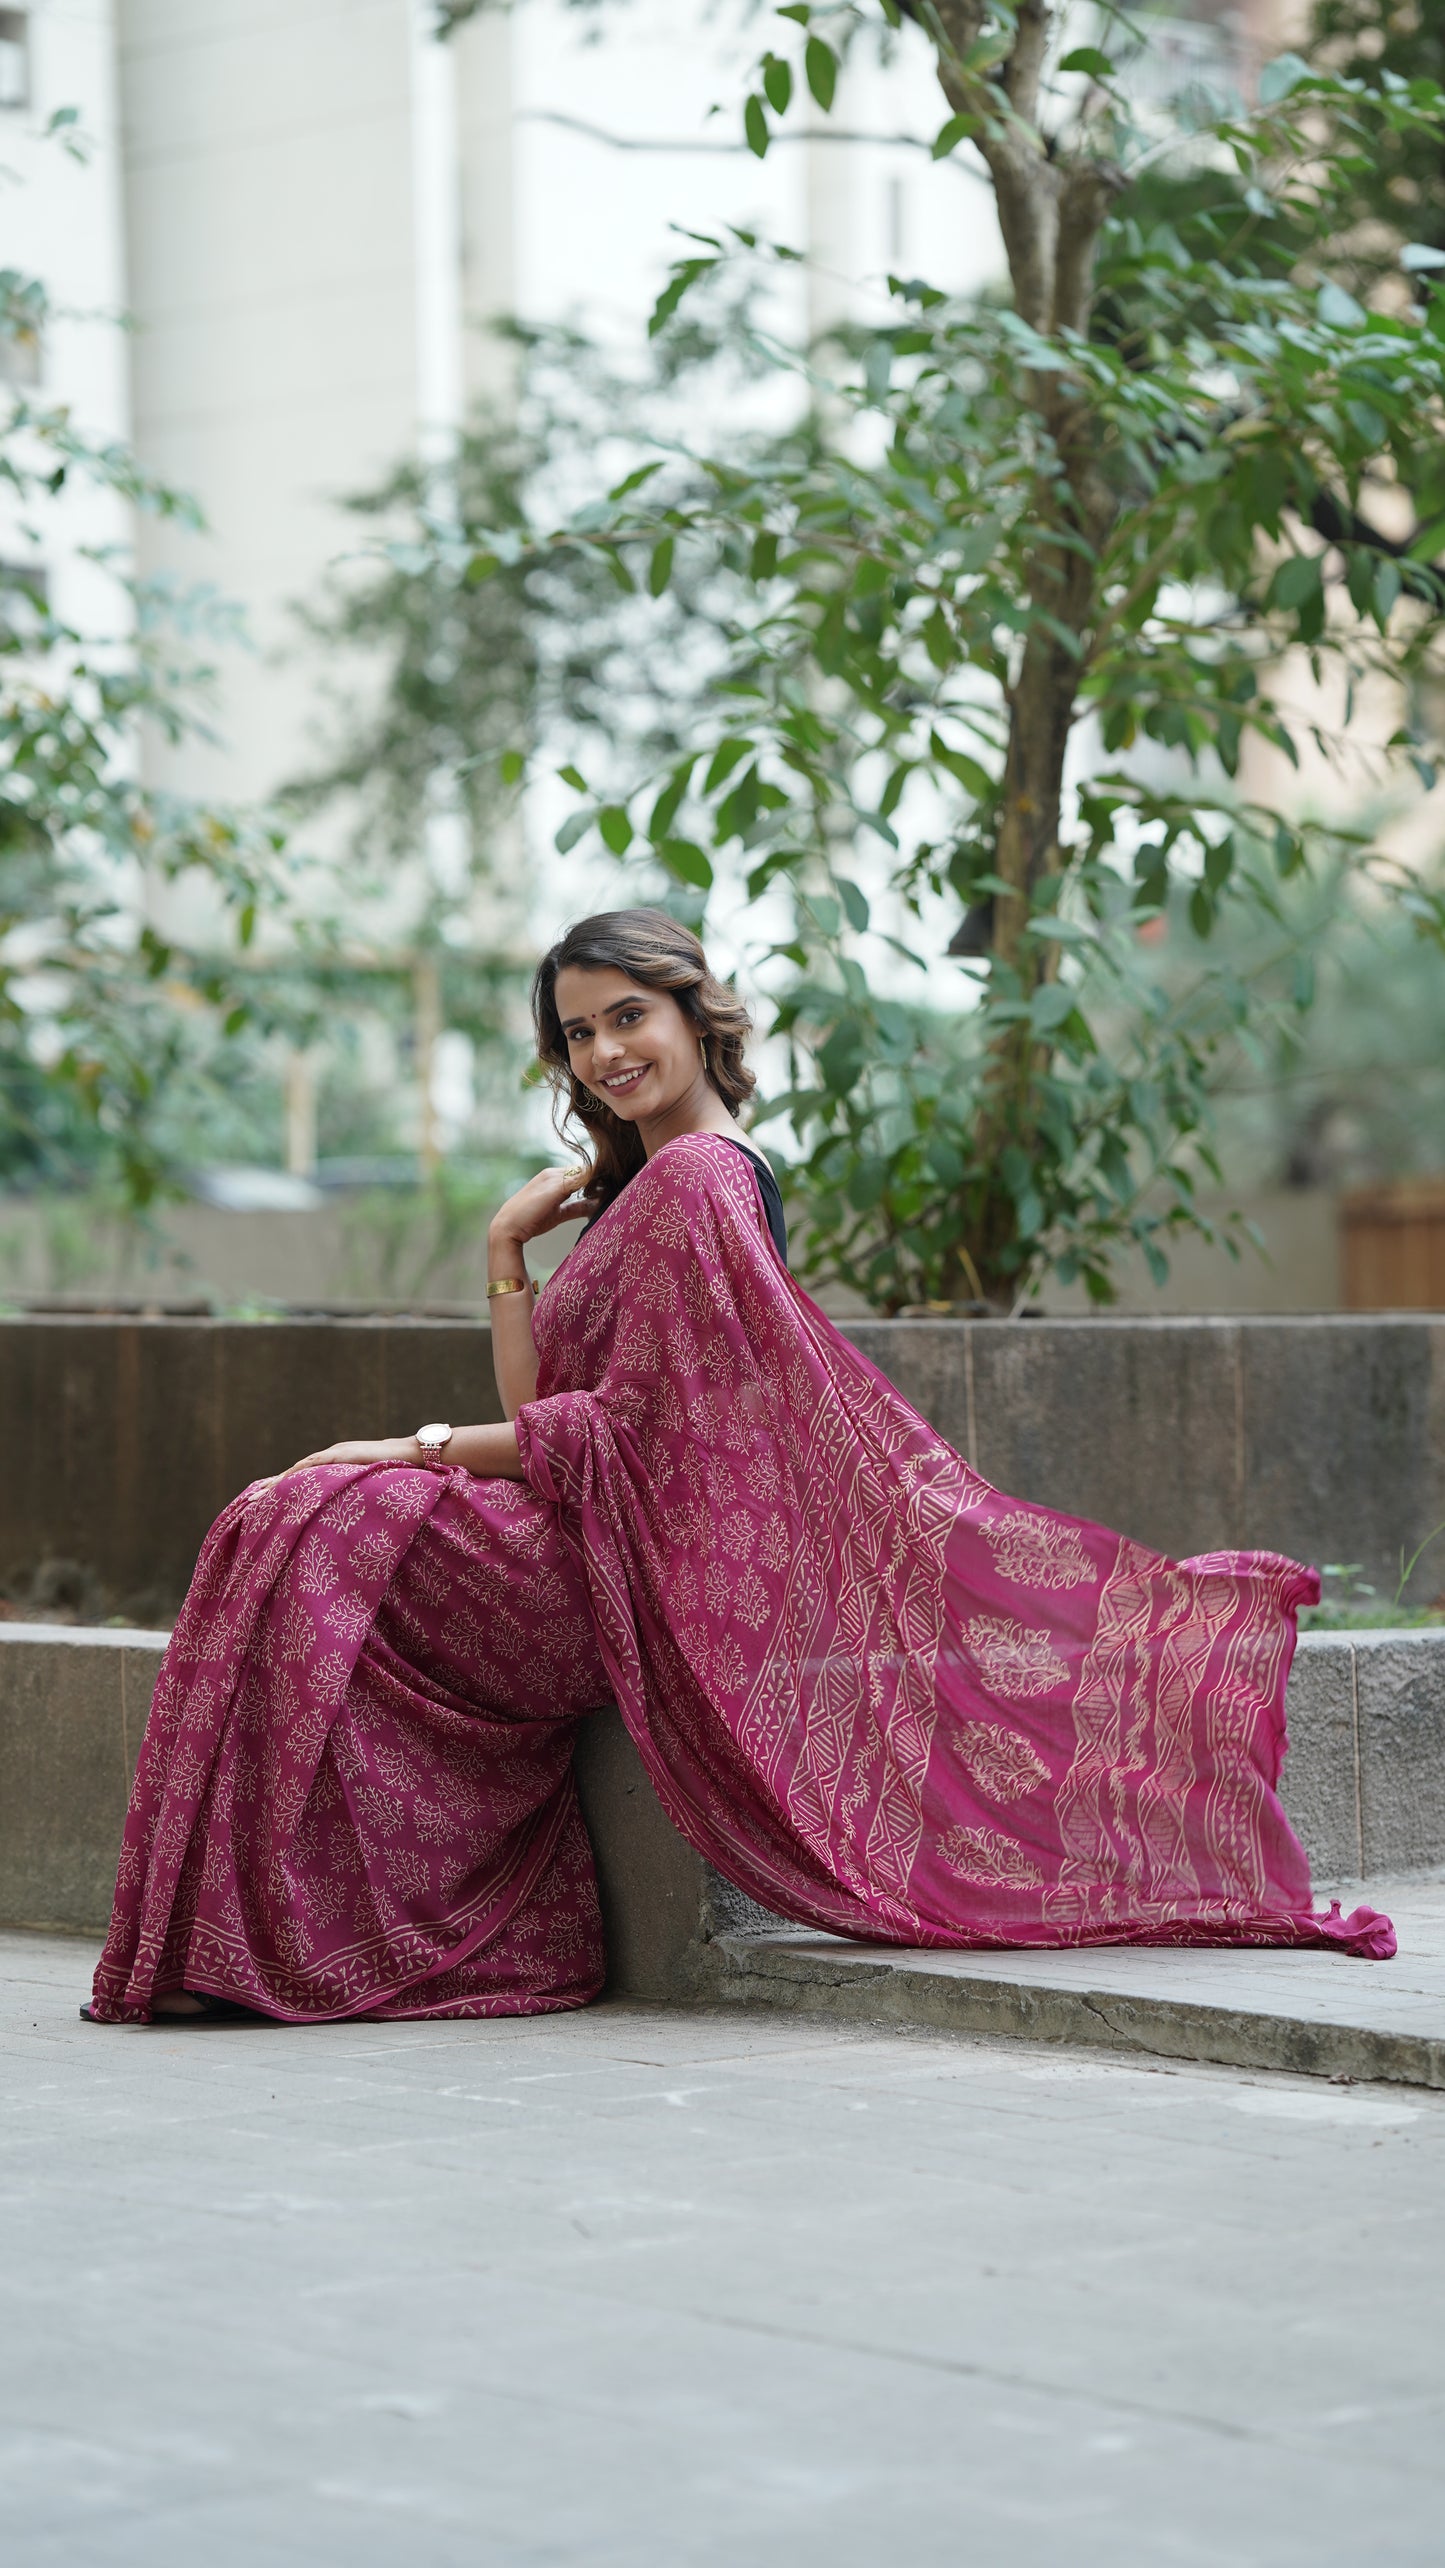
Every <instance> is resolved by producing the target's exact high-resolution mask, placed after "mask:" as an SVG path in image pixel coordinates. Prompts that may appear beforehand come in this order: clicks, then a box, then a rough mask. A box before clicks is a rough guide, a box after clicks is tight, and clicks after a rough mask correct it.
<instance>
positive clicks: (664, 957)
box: [532, 909, 758, 1212]
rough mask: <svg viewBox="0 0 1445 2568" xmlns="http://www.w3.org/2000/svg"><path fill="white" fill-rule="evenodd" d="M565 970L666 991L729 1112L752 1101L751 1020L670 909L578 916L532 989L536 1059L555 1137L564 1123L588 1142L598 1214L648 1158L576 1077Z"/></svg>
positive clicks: (633, 1130)
mask: <svg viewBox="0 0 1445 2568" xmlns="http://www.w3.org/2000/svg"><path fill="white" fill-rule="evenodd" d="M566 971H581V972H607V971H614V972H625V973H626V975H627V977H628V979H629V981H635V982H636V983H637V985H638V987H639V988H640V989H644V990H670V991H671V993H672V995H673V997H674V998H675V999H676V1001H677V1004H678V1006H679V1007H680V1008H681V1010H682V1012H683V1015H684V1016H685V1017H686V1018H687V1019H688V1022H689V1023H690V1024H691V1025H693V1026H695V1027H696V1029H697V1033H698V1036H699V1038H700V1040H701V1041H702V1042H703V1043H704V1044H705V1045H706V1061H707V1075H708V1080H709V1083H710V1085H711V1086H712V1087H714V1088H715V1089H716V1090H717V1093H718V1095H719V1096H720V1097H721V1099H722V1101H723V1104H724V1105H725V1106H726V1107H727V1109H728V1111H729V1113H730V1114H736V1113H737V1111H738V1108H739V1107H740V1106H742V1105H745V1104H746V1103H747V1100H748V1098H749V1097H750V1096H751V1095H752V1093H753V1090H754V1089H755V1088H756V1086H757V1084H758V1083H757V1081H756V1079H755V1078H754V1077H753V1074H752V1072H751V1070H749V1069H748V1068H747V1066H746V1064H745V1062H744V1060H743V1047H744V1045H745V1043H746V1042H747V1038H748V1036H749V1034H750V1033H751V1032H752V1019H751V1017H750V1016H749V1015H748V1012H747V1009H746V1008H745V1007H744V1006H743V1003H742V1001H741V999H740V998H739V997H738V995H737V992H736V991H735V990H730V989H729V988H728V985H727V983H726V982H725V981H719V980H718V979H717V978H716V976H715V975H714V974H713V973H712V972H711V971H710V970H709V969H708V960H707V956H706V955H705V954H704V952H703V950H702V947H701V945H700V944H699V942H698V940H697V938H696V937H695V936H694V935H693V933H692V930H691V929H690V928H686V927H683V926H682V925H681V923H680V922H679V921H678V920H677V919H675V918H669V917H668V914H667V912H666V910H655V909H626V910H604V911H602V913H601V914H600V915H599V916H598V917H597V918H579V919H578V921H577V923H576V925H575V926H573V927H569V928H568V930H567V932H566V934H565V935H564V936H560V937H559V938H558V940H557V942H556V944H555V945H554V946H552V947H551V949H550V950H549V952H547V953H546V954H544V955H543V957H542V960H541V962H540V963H539V964H538V966H537V971H536V977H535V979H534V980H533V983H532V1022H533V1024H534V1025H535V1027H536V1029H537V1056H538V1059H539V1060H541V1061H542V1062H544V1063H545V1065H546V1069H547V1075H548V1077H549V1079H550V1081H551V1083H552V1089H553V1093H554V1096H555V1099H556V1104H555V1107H554V1110H553V1120H554V1121H555V1123H556V1126H557V1130H558V1132H559V1133H562V1134H565V1129H566V1126H567V1125H568V1124H569V1123H572V1122H576V1123H579V1124H581V1126H582V1128H583V1130H584V1132H585V1133H586V1135H587V1142H588V1147H589V1150H590V1152H591V1158H592V1178H591V1182H590V1184H589V1185H588V1186H587V1188H586V1190H585V1192H586V1200H587V1202H588V1203H589V1204H592V1205H595V1207H596V1209H597V1210H598V1211H599V1212H601V1211H603V1210H604V1209H605V1208H606V1206H607V1205H608V1204H610V1203H611V1202H612V1201H613V1200H614V1198H615V1197H616V1196H618V1195H620V1194H621V1192H622V1189H623V1187H624V1186H625V1185H626V1184H627V1182H628V1179H629V1178H631V1177H635V1176H636V1174H637V1172H638V1170H639V1168H641V1167H642V1166H643V1165H644V1164H645V1161H646V1157H647V1154H646V1152H645V1151H644V1149H643V1147H642V1137H641V1135H640V1133H639V1132H638V1130H637V1127H636V1125H635V1124H630V1123H624V1121H623V1119H622V1117H621V1116H620V1115H615V1114H614V1113H613V1111H612V1108H611V1107H610V1106H609V1105H605V1104H604V1103H603V1101H602V1099H601V1098H600V1097H597V1096H594V1095H593V1093H592V1091H591V1089H590V1088H584V1087H583V1085H582V1083H581V1081H580V1080H579V1079H574V1078H573V1076H572V1066H571V1062H570V1060H569V1058H568V1053H567V1041H566V1037H565V1036H564V1034H563V1032H562V1020H561V1018H560V1017H559V1016H558V1014H557V1000H556V989H557V975H558V973H559V972H566Z"/></svg>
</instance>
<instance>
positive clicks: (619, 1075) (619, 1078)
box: [602, 1061, 652, 1097]
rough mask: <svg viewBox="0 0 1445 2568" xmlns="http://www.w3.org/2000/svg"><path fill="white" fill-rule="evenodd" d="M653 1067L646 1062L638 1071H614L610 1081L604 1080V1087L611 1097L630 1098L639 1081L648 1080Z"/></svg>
mask: <svg viewBox="0 0 1445 2568" xmlns="http://www.w3.org/2000/svg"><path fill="white" fill-rule="evenodd" d="M651 1067H652V1064H651V1062H650V1061H644V1062H643V1063H642V1064H641V1065H640V1067H639V1068H638V1069H636V1070H617V1071H614V1072H613V1075H612V1077H611V1078H610V1079H604V1080H603V1082H602V1085H603V1087H604V1088H605V1090H606V1091H607V1094H608V1096H609V1097H628V1096H630V1095H631V1094H632V1091H633V1089H634V1088H635V1087H636V1086H637V1083H638V1081H639V1079H645V1078H646V1076H647V1073H648V1071H649V1070H650V1069H651Z"/></svg>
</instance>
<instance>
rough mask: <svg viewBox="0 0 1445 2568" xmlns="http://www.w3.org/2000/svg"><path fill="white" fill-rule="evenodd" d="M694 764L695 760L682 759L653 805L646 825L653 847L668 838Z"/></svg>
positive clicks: (689, 781) (690, 778) (680, 806)
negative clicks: (661, 839)
mask: <svg viewBox="0 0 1445 2568" xmlns="http://www.w3.org/2000/svg"><path fill="white" fill-rule="evenodd" d="M696 763H697V761H696V759H695V758H684V759H682V760H681V762H680V763H679V764H678V765H677V766H676V767H674V768H673V771H672V774H671V776H670V777H669V778H668V781H667V783H666V784H665V785H664V786H663V788H662V791H661V793H660V794H659V795H658V797H657V800H656V802H655V803H654V804H653V806H652V814H651V818H650V819H649V821H648V824H647V835H648V837H649V839H650V840H651V841H652V843H653V845H654V846H656V844H657V842H658V840H659V839H660V838H666V837H667V836H668V834H669V832H670V830H671V828H672V824H673V822H674V821H675V820H676V818H677V815H678V813H679V811H680V810H681V808H682V803H683V798H684V796H685V794H686V792H687V789H688V786H689V784H690V783H691V781H692V771H693V768H694V766H695V765H696Z"/></svg>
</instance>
